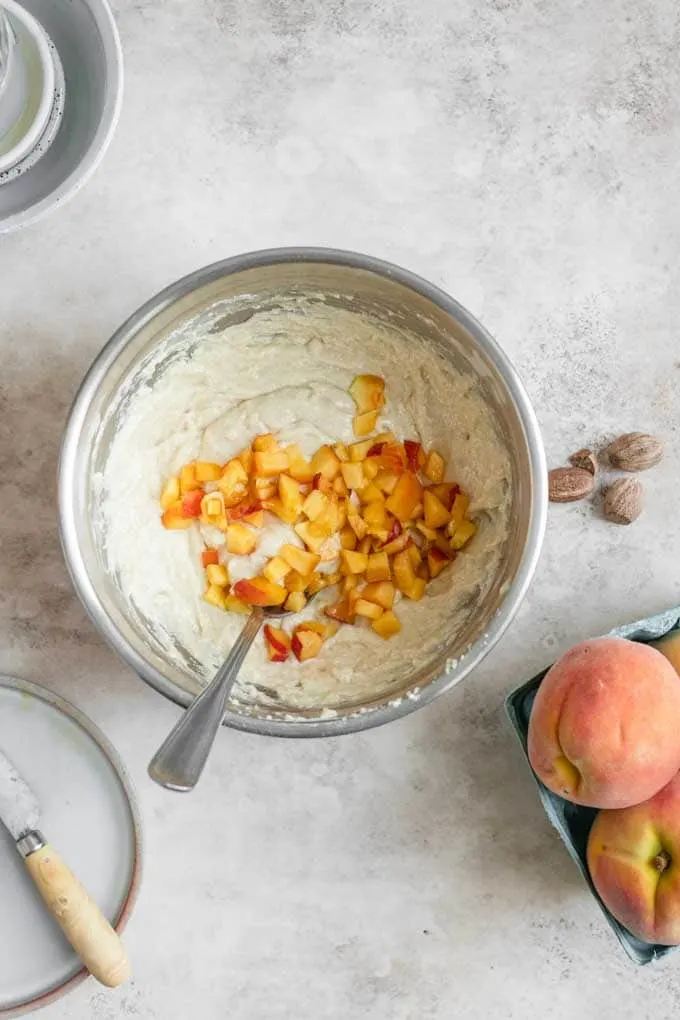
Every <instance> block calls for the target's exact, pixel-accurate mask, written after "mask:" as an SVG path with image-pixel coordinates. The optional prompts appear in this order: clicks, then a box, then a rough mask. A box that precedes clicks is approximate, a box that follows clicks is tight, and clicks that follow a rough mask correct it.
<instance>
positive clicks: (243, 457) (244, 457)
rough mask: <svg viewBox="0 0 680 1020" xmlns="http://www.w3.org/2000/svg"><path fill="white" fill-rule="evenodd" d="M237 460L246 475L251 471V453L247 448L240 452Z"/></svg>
mask: <svg viewBox="0 0 680 1020" xmlns="http://www.w3.org/2000/svg"><path fill="white" fill-rule="evenodd" d="M238 459H239V460H240V461H241V463H242V464H243V467H244V470H245V472H246V474H247V475H249V474H250V473H251V471H252V470H253V451H252V450H251V449H250V447H248V448H247V449H246V450H241V452H240V453H239V455H238Z"/></svg>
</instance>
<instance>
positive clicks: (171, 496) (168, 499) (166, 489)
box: [161, 475, 182, 510]
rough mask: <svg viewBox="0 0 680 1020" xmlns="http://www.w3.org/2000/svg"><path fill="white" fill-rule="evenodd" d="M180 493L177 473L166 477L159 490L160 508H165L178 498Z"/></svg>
mask: <svg viewBox="0 0 680 1020" xmlns="http://www.w3.org/2000/svg"><path fill="white" fill-rule="evenodd" d="M181 495H182V492H181V489H180V484H179V478H178V477H177V475H173V477H172V478H168V480H167V482H166V483H165V485H164V486H163V489H162V491H161V509H162V510H167V509H168V507H169V506H170V505H171V504H172V503H176V502H177V501H178V500H179V498H180V496H181Z"/></svg>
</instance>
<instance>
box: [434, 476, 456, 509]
mask: <svg viewBox="0 0 680 1020" xmlns="http://www.w3.org/2000/svg"><path fill="white" fill-rule="evenodd" d="M427 488H428V491H429V492H433V493H434V494H435V496H436V497H437V499H438V500H439V501H440V502H441V503H443V504H444V506H445V507H446V509H447V510H450V509H451V507H452V506H453V501H454V499H455V498H456V496H457V495H458V493H459V492H460V486H458V485H456V483H455V482H440V483H439V485H428V486H427Z"/></svg>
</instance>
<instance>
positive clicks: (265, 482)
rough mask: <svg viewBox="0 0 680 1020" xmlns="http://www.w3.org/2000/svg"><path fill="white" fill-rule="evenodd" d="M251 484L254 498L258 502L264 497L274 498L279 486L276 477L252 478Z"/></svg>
mask: <svg viewBox="0 0 680 1020" xmlns="http://www.w3.org/2000/svg"><path fill="white" fill-rule="evenodd" d="M250 486H251V490H252V492H253V499H254V500H255V501H257V502H258V503H259V502H261V501H262V500H263V499H273V498H274V497H275V496H276V493H277V492H278V488H279V487H278V485H277V483H276V479H275V478H252V479H251V480H250Z"/></svg>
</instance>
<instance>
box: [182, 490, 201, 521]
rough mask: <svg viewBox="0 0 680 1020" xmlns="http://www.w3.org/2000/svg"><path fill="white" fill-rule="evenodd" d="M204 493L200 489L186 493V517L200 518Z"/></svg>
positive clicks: (184, 507) (183, 511)
mask: <svg viewBox="0 0 680 1020" xmlns="http://www.w3.org/2000/svg"><path fill="white" fill-rule="evenodd" d="M202 501H203V493H202V491H201V490H200V489H194V490H193V491H191V492H185V493H184V495H183V496H182V513H183V514H184V516H185V517H190V518H193V517H200V516H201V503H202Z"/></svg>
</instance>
